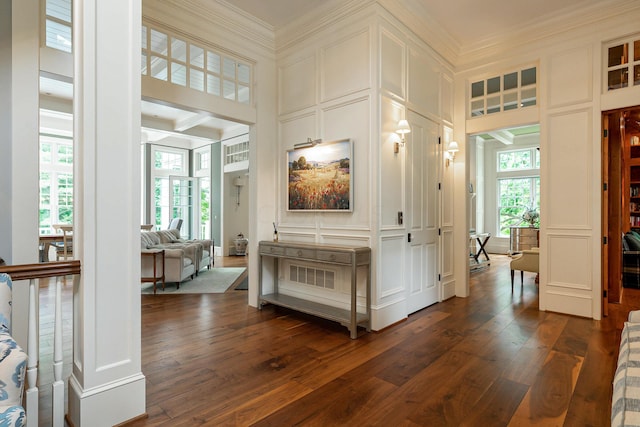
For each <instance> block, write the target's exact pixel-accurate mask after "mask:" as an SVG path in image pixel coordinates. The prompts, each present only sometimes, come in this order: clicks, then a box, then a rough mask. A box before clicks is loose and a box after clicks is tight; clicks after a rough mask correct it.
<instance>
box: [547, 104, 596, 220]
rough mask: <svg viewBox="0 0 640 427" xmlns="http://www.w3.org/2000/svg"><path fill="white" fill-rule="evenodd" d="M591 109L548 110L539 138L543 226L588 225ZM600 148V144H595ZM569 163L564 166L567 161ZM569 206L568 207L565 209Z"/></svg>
mask: <svg viewBox="0 0 640 427" xmlns="http://www.w3.org/2000/svg"><path fill="white" fill-rule="evenodd" d="M592 129H593V128H592V110H591V109H590V108H584V109H581V110H575V111H567V112H562V113H556V114H550V115H549V116H548V119H547V121H546V140H542V141H541V151H542V153H543V158H542V162H541V164H542V168H541V169H542V170H541V176H542V177H543V180H544V179H545V178H546V179H547V180H548V182H551V183H553V185H545V186H544V187H543V189H542V201H541V208H542V209H541V210H542V214H543V218H542V219H543V222H544V224H545V227H558V228H590V227H592V226H593V218H592V206H593V200H592V180H591V177H592V176H593V148H592V147H593V131H592ZM598 150H599V148H598ZM569 164H570V165H572V167H570V168H569V167H567V165H569ZM567 206H571V209H567Z"/></svg>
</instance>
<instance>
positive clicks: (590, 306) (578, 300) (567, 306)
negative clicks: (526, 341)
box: [541, 291, 598, 320]
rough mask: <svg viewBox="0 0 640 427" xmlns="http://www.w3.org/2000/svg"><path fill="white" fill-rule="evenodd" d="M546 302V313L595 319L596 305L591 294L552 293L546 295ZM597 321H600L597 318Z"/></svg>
mask: <svg viewBox="0 0 640 427" xmlns="http://www.w3.org/2000/svg"><path fill="white" fill-rule="evenodd" d="M546 301H547V304H546V308H545V309H544V310H545V311H553V312H556V313H563V314H571V315H574V316H581V317H589V318H591V317H594V316H593V311H594V310H595V305H596V303H595V302H594V300H593V298H592V297H591V296H590V295H589V294H577V293H570V292H553V291H552V292H548V293H547V294H546ZM541 309H542V307H541ZM594 318H595V317H594ZM595 319H596V320H598V319H597V318H595Z"/></svg>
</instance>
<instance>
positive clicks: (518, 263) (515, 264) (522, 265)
mask: <svg viewBox="0 0 640 427" xmlns="http://www.w3.org/2000/svg"><path fill="white" fill-rule="evenodd" d="M539 250H540V249H539V248H531V249H528V250H524V251H522V253H521V254H519V255H516V256H515V257H514V258H513V259H512V260H511V291H512V292H513V275H514V271H515V270H519V271H520V286H521V287H522V286H523V284H524V272H525V271H529V272H532V273H538V272H539V255H540V252H539Z"/></svg>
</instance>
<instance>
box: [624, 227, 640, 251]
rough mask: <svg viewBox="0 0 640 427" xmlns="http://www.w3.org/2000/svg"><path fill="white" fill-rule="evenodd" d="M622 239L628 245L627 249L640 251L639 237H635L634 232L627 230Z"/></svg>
mask: <svg viewBox="0 0 640 427" xmlns="http://www.w3.org/2000/svg"><path fill="white" fill-rule="evenodd" d="M624 239H625V240H626V241H627V244H628V245H629V250H632V251H640V237H637V236H636V235H635V234H633V233H631V232H629V233H627V234H625V235H624Z"/></svg>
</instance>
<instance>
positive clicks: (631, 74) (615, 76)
mask: <svg viewBox="0 0 640 427" xmlns="http://www.w3.org/2000/svg"><path fill="white" fill-rule="evenodd" d="M605 60H606V61H607V63H606V72H605V75H606V79H607V81H606V87H607V90H608V91H609V90H615V89H622V88H627V87H632V86H636V85H639V84H640V36H638V35H636V36H635V37H631V38H629V39H626V40H623V41H617V42H614V43H612V44H610V45H609V46H608V47H607V51H606V56H605Z"/></svg>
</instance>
